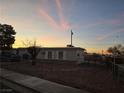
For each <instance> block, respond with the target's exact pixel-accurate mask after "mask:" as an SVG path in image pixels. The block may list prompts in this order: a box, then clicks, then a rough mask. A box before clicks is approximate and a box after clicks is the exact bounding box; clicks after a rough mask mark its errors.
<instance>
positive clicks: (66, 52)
mask: <svg viewBox="0 0 124 93" xmlns="http://www.w3.org/2000/svg"><path fill="white" fill-rule="evenodd" d="M48 52H52V58H51V60H70V61H71V60H72V61H82V60H84V57H83V50H82V49H81V48H67V47H64V48H41V51H40V52H39V54H38V56H37V59H48ZM59 52H63V58H62V59H59ZM14 53H16V51H14ZM23 54H28V52H27V49H25V48H23V49H19V55H20V56H21V57H23ZM78 54H79V56H78ZM28 55H30V54H28ZM61 56H62V54H61Z"/></svg>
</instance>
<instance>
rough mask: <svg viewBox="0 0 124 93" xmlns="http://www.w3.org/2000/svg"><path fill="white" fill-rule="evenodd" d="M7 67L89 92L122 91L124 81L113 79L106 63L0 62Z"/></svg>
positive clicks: (110, 92)
mask: <svg viewBox="0 0 124 93" xmlns="http://www.w3.org/2000/svg"><path fill="white" fill-rule="evenodd" d="M1 67H2V68H7V69H10V70H13V71H16V72H20V73H23V74H28V75H33V76H36V77H40V78H43V79H46V80H50V81H54V82H57V83H60V84H63V85H68V86H72V87H75V88H79V89H84V90H87V91H89V92H91V93H124V83H123V82H120V81H119V80H114V79H113V77H112V71H111V69H110V68H108V67H106V65H99V64H97V65H96V64H83V65H77V64H76V63H74V62H62V63H61V62H58V63H54V62H52V61H51V62H48V63H45V62H43V63H42V62H37V64H36V65H35V66H32V65H31V63H30V62H12V63H10V62H8V63H7V62H6V63H1Z"/></svg>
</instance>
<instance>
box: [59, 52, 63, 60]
mask: <svg viewBox="0 0 124 93" xmlns="http://www.w3.org/2000/svg"><path fill="white" fill-rule="evenodd" d="M58 58H59V59H63V52H62V51H61V52H59V53H58Z"/></svg>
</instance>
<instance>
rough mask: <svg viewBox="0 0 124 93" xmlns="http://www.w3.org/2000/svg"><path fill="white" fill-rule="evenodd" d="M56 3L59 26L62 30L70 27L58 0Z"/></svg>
mask: <svg viewBox="0 0 124 93" xmlns="http://www.w3.org/2000/svg"><path fill="white" fill-rule="evenodd" d="M56 5H57V9H58V14H59V17H60V27H61V28H62V30H67V29H69V28H70V25H69V23H68V22H67V20H66V18H65V17H64V14H63V9H62V6H61V2H60V0H56Z"/></svg>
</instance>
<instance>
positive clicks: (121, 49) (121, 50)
mask: <svg viewBox="0 0 124 93" xmlns="http://www.w3.org/2000/svg"><path fill="white" fill-rule="evenodd" d="M107 51H108V52H109V53H111V54H115V55H124V46H122V45H121V44H118V45H115V46H113V47H109V48H108V50H107Z"/></svg>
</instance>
